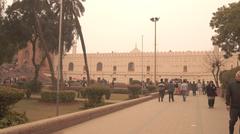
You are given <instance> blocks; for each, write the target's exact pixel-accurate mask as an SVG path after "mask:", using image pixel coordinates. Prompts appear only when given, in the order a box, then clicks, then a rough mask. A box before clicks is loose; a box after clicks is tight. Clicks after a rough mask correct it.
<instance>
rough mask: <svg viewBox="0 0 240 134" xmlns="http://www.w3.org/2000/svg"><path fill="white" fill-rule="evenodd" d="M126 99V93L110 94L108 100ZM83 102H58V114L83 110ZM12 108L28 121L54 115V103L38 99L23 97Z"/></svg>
mask: <svg viewBox="0 0 240 134" xmlns="http://www.w3.org/2000/svg"><path fill="white" fill-rule="evenodd" d="M127 99H128V95H127V94H112V95H111V98H110V100H113V101H115V100H118V101H124V100H127ZM82 108H83V102H80V101H76V102H74V103H67V104H60V105H59V113H60V115H63V114H67V113H73V112H77V111H81V110H83V109H82ZM13 110H15V111H17V112H20V113H24V112H25V113H26V115H27V117H28V119H29V121H30V122H31V121H36V120H41V119H46V118H50V117H54V116H56V104H54V103H45V102H41V101H39V100H38V99H23V100H21V101H19V102H18V103H17V104H15V105H14V107H13Z"/></svg>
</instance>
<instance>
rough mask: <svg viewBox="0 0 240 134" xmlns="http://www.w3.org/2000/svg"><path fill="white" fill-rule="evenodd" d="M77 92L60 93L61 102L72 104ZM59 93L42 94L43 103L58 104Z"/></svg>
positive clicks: (48, 92)
mask: <svg viewBox="0 0 240 134" xmlns="http://www.w3.org/2000/svg"><path fill="white" fill-rule="evenodd" d="M75 97H76V94H75V92H65V91H61V92H59V102H62V103H70V102H73V101H74V100H75ZM56 100H57V92H56V91H44V92H42V93H41V101H44V102H56Z"/></svg>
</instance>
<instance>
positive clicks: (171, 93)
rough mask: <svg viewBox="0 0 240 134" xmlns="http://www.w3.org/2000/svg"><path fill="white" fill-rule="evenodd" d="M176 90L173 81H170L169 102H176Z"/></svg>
mask: <svg viewBox="0 0 240 134" xmlns="http://www.w3.org/2000/svg"><path fill="white" fill-rule="evenodd" d="M174 90H175V84H174V83H173V81H170V83H169V84H168V95H169V102H171V100H172V102H174Z"/></svg>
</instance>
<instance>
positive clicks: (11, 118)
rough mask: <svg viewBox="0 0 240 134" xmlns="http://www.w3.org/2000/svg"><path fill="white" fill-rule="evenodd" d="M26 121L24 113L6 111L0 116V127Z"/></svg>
mask: <svg viewBox="0 0 240 134" xmlns="http://www.w3.org/2000/svg"><path fill="white" fill-rule="evenodd" d="M27 121H28V119H27V117H26V115H25V113H24V114H21V113H17V112H8V113H7V114H6V115H5V116H4V117H3V118H0V128H6V127H9V126H15V125H19V124H23V123H26V122H27Z"/></svg>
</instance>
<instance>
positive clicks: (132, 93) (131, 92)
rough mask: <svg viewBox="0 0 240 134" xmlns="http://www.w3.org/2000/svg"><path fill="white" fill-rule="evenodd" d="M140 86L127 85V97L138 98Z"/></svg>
mask: <svg viewBox="0 0 240 134" xmlns="http://www.w3.org/2000/svg"><path fill="white" fill-rule="evenodd" d="M141 88H142V87H141V86H140V85H139V84H134V85H129V86H128V97H129V99H135V98H139V94H140V93H141Z"/></svg>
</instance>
